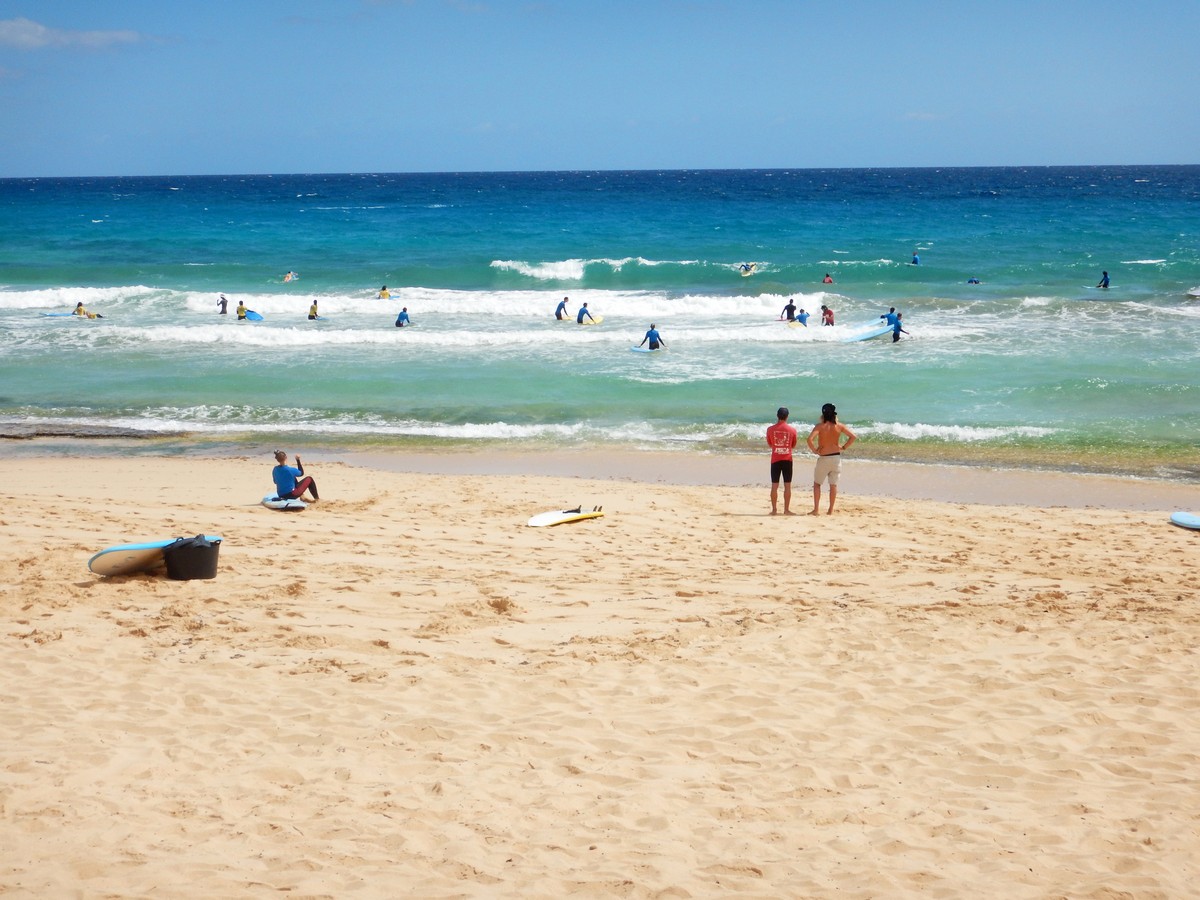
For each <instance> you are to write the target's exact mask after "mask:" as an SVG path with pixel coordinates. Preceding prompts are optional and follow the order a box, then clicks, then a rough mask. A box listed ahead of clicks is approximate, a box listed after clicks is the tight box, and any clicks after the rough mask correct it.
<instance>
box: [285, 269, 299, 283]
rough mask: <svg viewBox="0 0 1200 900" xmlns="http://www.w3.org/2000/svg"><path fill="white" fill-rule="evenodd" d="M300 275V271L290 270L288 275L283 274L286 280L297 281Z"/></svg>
mask: <svg viewBox="0 0 1200 900" xmlns="http://www.w3.org/2000/svg"><path fill="white" fill-rule="evenodd" d="M299 277H300V273H299V272H292V271H289V272H288V273H287V274H286V275H284V276H283V280H284V282H288V281H295V280H296V279H297V278H299Z"/></svg>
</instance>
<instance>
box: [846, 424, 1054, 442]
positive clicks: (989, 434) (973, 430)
mask: <svg viewBox="0 0 1200 900" xmlns="http://www.w3.org/2000/svg"><path fill="white" fill-rule="evenodd" d="M856 430H858V431H860V432H862V433H864V434H887V435H891V436H892V437H898V438H901V439H902V440H907V441H918V440H922V439H929V438H933V439H935V440H943V441H949V442H954V443H976V442H979V441H997V440H1004V439H1005V438H1013V437H1046V436H1047V435H1051V434H1054V433H1055V432H1056V430H1057V429H1054V428H1037V427H1033V426H1026V425H1014V426H997V427H991V428H985V427H978V426H967V425H926V424H922V423H916V424H909V423H904V422H876V423H875V424H874V425H867V426H863V427H862V428H860V429H856Z"/></svg>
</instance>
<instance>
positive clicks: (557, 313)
mask: <svg viewBox="0 0 1200 900" xmlns="http://www.w3.org/2000/svg"><path fill="white" fill-rule="evenodd" d="M569 299H570V298H569V297H563V298H562V300H561V301H560V302H559V304H558V306H557V307H556V308H555V310H554V318H556V319H565V318H567V316H569V315H571V313H570V312H569V311H568V310H567V300H569Z"/></svg>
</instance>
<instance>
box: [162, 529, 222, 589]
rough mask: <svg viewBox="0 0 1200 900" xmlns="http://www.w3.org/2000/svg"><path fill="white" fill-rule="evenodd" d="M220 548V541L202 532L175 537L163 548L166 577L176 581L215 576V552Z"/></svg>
mask: <svg viewBox="0 0 1200 900" xmlns="http://www.w3.org/2000/svg"><path fill="white" fill-rule="evenodd" d="M220 550H221V542H220V541H210V540H208V539H207V538H206V537H204V535H202V534H198V535H196V536H195V537H190V538H179V539H177V540H176V541H175V542H174V543H172V544H168V545H167V546H166V547H164V548H163V561H164V562H166V564H167V577H168V578H173V579H175V580H176V581H192V580H194V579H198V578H216V577H217V554H218V553H219V552H220Z"/></svg>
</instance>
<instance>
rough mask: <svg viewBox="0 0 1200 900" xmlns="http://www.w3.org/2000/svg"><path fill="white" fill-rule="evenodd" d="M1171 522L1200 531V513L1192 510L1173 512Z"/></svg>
mask: <svg viewBox="0 0 1200 900" xmlns="http://www.w3.org/2000/svg"><path fill="white" fill-rule="evenodd" d="M1171 524H1172V525H1178V526H1179V527H1180V528H1191V529H1192V530H1194V531H1200V515H1197V514H1196V513H1190V512H1177V513H1171Z"/></svg>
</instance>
